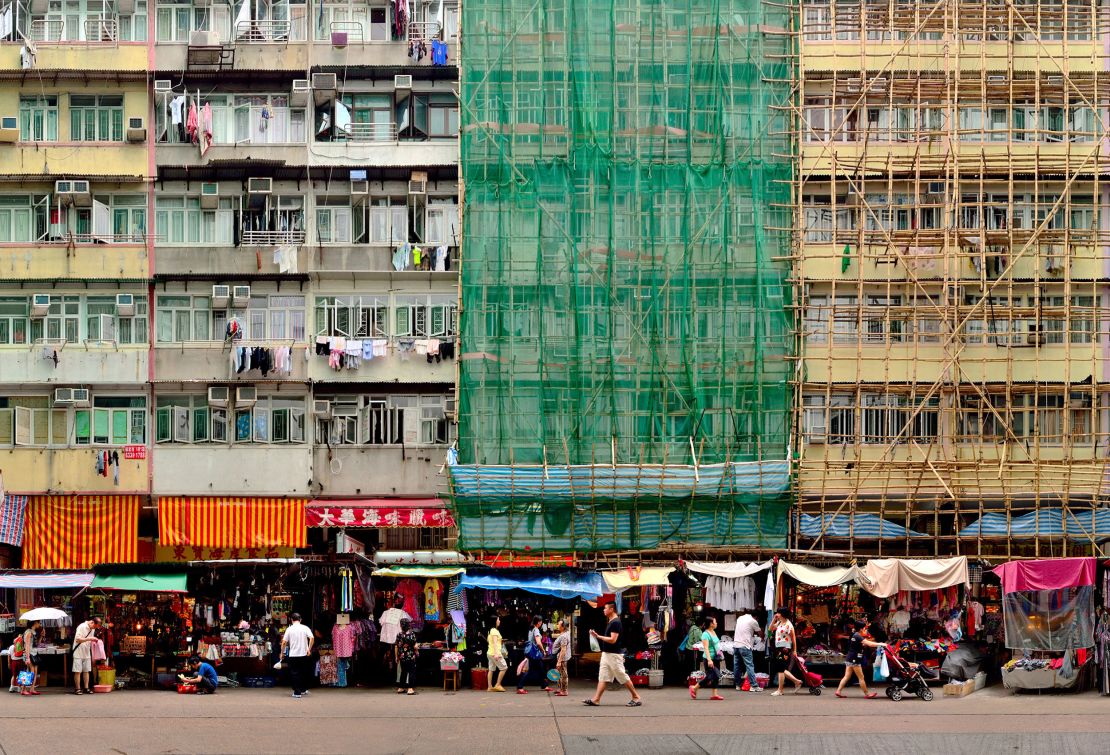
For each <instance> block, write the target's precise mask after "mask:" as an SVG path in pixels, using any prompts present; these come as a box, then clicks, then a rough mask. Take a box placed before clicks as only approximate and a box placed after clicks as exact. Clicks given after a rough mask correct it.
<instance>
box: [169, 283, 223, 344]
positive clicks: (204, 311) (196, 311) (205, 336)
mask: <svg viewBox="0 0 1110 755" xmlns="http://www.w3.org/2000/svg"><path fill="white" fill-rule="evenodd" d="M210 302H211V300H210V299H209V298H208V297H207V296H189V295H188V294H180V295H173V296H168V295H167V296H159V297H158V298H157V299H156V300H155V306H156V322H157V323H158V342H159V343H171V342H172V343H183V342H186V341H210V340H218V338H217V337H214V336H213V334H212V312H211V303H210ZM222 336H223V334H222V333H221V334H219V337H222Z"/></svg>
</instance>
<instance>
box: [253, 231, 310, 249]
mask: <svg viewBox="0 0 1110 755" xmlns="http://www.w3.org/2000/svg"><path fill="white" fill-rule="evenodd" d="M304 237H305V232H304V231H244V232H243V246H278V245H280V244H303V243H304Z"/></svg>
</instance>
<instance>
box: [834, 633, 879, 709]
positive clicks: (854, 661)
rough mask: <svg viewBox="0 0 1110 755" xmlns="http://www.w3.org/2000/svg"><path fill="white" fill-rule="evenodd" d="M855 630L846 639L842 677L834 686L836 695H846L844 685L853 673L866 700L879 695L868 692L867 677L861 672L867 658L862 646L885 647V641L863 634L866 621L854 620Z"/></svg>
mask: <svg viewBox="0 0 1110 755" xmlns="http://www.w3.org/2000/svg"><path fill="white" fill-rule="evenodd" d="M855 629H856V631H854V632H852V637H851V638H850V639H849V640H848V654H847V655H846V656H845V657H844V660H845V666H844V678H843V679H841V680H840V684H839V685H838V686H837V688H836V696H837V697H841V698H843V697H847V695H845V694H844V687H845V686H846V685H847V684H848V682H849V681H851V679H852V675H853V674H854V675H855V676H856V678H857V679H859V688H860V689H861V690H863V696H864V697H866V698H867V699H868V700H872V699H874V698H876V697H878V696H879V693H878V692H870V691H869V690H868V689H867V679H866V678H865V677H864V674H863V664H864V662H865V661H866V660H867V651H866V650H864V648H883V647H886V643H885V642H875V641H873V640H869V639H867V638H866V637H864V636H863V633H864V632H865V631H866V630H867V622H866V621H856V623H855Z"/></svg>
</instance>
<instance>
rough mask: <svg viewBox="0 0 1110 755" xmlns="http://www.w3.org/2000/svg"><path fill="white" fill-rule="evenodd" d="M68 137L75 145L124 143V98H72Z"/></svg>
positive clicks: (97, 96)
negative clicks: (84, 143)
mask: <svg viewBox="0 0 1110 755" xmlns="http://www.w3.org/2000/svg"><path fill="white" fill-rule="evenodd" d="M69 137H70V139H71V140H73V141H75V142H122V141H123V95H122V94H100V95H89V94H71V95H70V96H69Z"/></svg>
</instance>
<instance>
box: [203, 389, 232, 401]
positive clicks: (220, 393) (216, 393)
mask: <svg viewBox="0 0 1110 755" xmlns="http://www.w3.org/2000/svg"><path fill="white" fill-rule="evenodd" d="M229 394H230V389H228V388H227V387H226V386H213V387H212V388H209V389H208V405H209V406H227V401H228V396H229Z"/></svg>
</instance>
